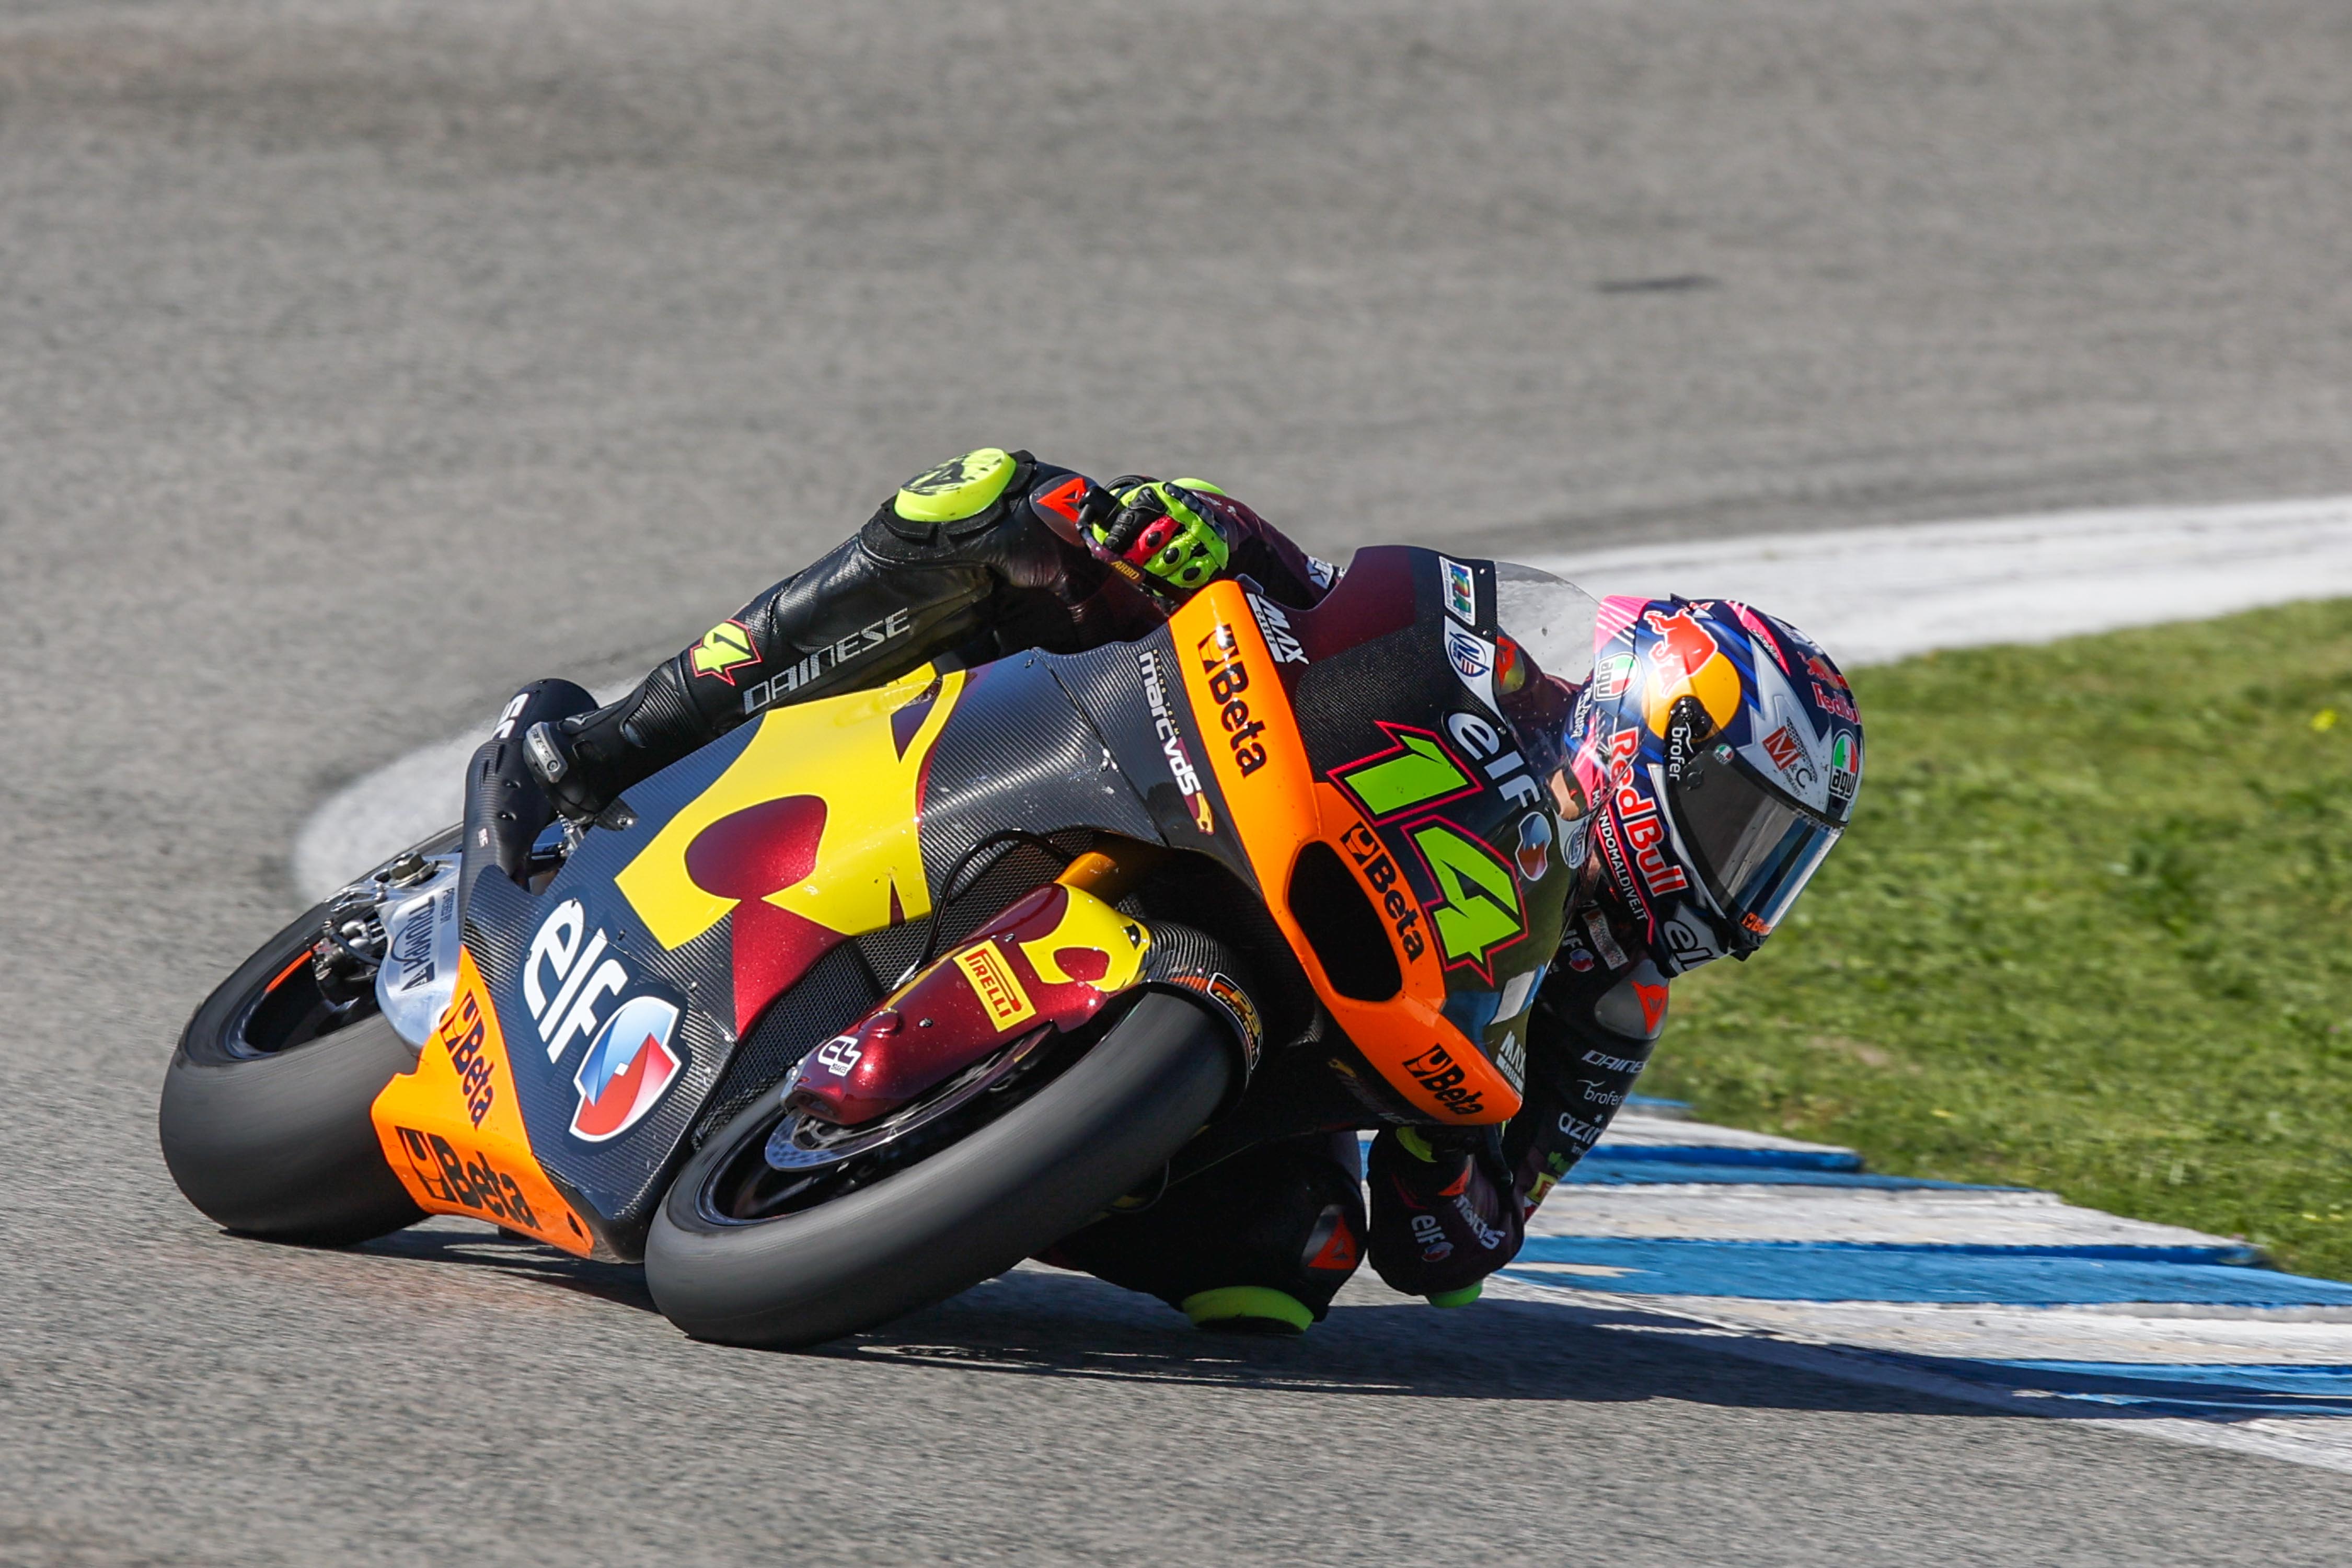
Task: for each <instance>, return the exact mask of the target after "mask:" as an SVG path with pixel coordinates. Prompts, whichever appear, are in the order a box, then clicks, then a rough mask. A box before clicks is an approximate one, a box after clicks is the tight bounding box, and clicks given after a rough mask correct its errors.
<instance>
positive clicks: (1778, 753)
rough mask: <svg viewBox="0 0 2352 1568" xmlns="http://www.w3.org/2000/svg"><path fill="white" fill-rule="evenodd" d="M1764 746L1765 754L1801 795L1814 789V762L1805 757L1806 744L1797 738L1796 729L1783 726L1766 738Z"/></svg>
mask: <svg viewBox="0 0 2352 1568" xmlns="http://www.w3.org/2000/svg"><path fill="white" fill-rule="evenodd" d="M1763 744H1764V754H1765V755H1766V756H1768V757H1769V758H1771V759H1772V765H1773V766H1774V767H1776V768H1778V769H1780V772H1781V773H1783V774H1785V775H1787V777H1788V780H1789V782H1790V784H1794V785H1795V786H1796V787H1797V789H1798V791H1799V792H1800V793H1802V792H1805V791H1808V790H1811V788H1812V787H1813V781H1814V774H1813V764H1812V761H1811V758H1809V757H1807V756H1806V755H1805V743H1804V742H1802V741H1801V740H1799V739H1798V738H1797V731H1795V730H1794V729H1792V728H1790V726H1789V725H1786V724H1783V725H1781V726H1780V728H1779V729H1777V730H1775V731H1772V732H1771V733H1770V734H1769V735H1767V736H1765V737H1764V742H1763Z"/></svg>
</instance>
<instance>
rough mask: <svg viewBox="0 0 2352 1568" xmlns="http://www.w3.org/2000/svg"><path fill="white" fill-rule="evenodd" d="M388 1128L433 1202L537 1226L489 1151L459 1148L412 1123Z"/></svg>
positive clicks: (527, 1227)
mask: <svg viewBox="0 0 2352 1568" xmlns="http://www.w3.org/2000/svg"><path fill="white" fill-rule="evenodd" d="M393 1131H394V1132H396V1133H398V1134H399V1136H400V1152H402V1153H403V1154H404V1155H406V1156H407V1157H408V1168H409V1170H410V1171H412V1172H414V1173H415V1176H416V1184H417V1186H418V1187H420V1188H421V1189H423V1190H424V1191H425V1193H426V1194H429V1195H430V1196H431V1197H432V1198H433V1200H434V1201H435V1202H436V1203H445V1204H448V1205H452V1206H454V1207H457V1208H461V1209H465V1210H467V1211H468V1212H469V1213H473V1214H478V1215H481V1216H482V1217H483V1218H485V1219H490V1220H497V1221H500V1222H502V1223H504V1224H507V1225H515V1226H521V1227H523V1228H524V1229H525V1230H537V1229H539V1228H540V1220H539V1215H536V1214H534V1213H532V1212H531V1206H530V1200H529V1199H527V1198H525V1197H524V1196H523V1194H522V1187H521V1186H520V1184H518V1183H517V1182H516V1181H515V1179H514V1177H513V1176H512V1175H510V1174H509V1173H507V1172H504V1171H501V1170H499V1168H498V1167H497V1166H495V1165H493V1164H491V1163H490V1161H489V1156H488V1155H486V1154H484V1153H482V1152H479V1151H476V1152H473V1153H471V1154H466V1153H460V1152H458V1150H457V1146H456V1145H455V1144H453V1143H451V1142H449V1140H447V1139H446V1138H444V1137H442V1136H441V1134H439V1133H438V1132H421V1131H417V1130H416V1129H415V1128H414V1127H396V1128H394V1129H393Z"/></svg>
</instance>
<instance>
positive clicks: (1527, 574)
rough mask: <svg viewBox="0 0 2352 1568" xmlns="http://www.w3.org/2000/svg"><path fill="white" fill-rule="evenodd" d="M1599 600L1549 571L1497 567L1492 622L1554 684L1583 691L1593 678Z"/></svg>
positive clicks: (1506, 564)
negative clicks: (1579, 688)
mask: <svg viewBox="0 0 2352 1568" xmlns="http://www.w3.org/2000/svg"><path fill="white" fill-rule="evenodd" d="M1600 618H1601V604H1600V601H1599V600H1597V599H1595V598H1593V596H1592V595H1590V594H1588V593H1586V592H1585V591H1584V590H1583V589H1581V588H1580V587H1578V586H1577V585H1576V584H1573V583H1567V582H1562V581H1561V580H1560V579H1559V578H1558V577H1555V576H1553V575H1552V574H1550V573H1549V572H1544V571H1539V570H1538V569H1537V568H1535V567H1533V566H1520V565H1517V564H1514V563H1511V562H1508V561H1497V562H1496V563H1495V623H1496V626H1499V627H1501V629H1502V632H1503V635H1504V636H1505V637H1509V638H1510V639H1511V640H1512V641H1513V642H1515V643H1517V644H1518V645H1519V646H1520V647H1523V648H1525V649H1527V651H1528V654H1529V655H1530V656H1532V657H1533V658H1534V659H1535V661H1536V668H1538V669H1540V670H1541V671H1543V673H1545V674H1546V675H1549V676H1550V677H1551V678H1552V679H1555V680H1565V681H1567V682H1568V683H1569V684H1570V685H1571V686H1581V685H1583V684H1584V683H1585V681H1586V680H1587V679H1589V678H1590V677H1591V674H1592V629H1593V626H1595V625H1596V624H1597V623H1598V622H1599V620H1600Z"/></svg>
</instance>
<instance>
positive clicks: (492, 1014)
mask: <svg viewBox="0 0 2352 1568" xmlns="http://www.w3.org/2000/svg"><path fill="white" fill-rule="evenodd" d="M373 1116H374V1119H375V1133H376V1138H377V1140H378V1141H379V1142H381V1143H382V1144H383V1157H384V1158H385V1159H386V1160H387V1161H389V1162H391V1164H392V1170H393V1174H394V1175H396V1176H398V1177H399V1178H400V1184H401V1185H402V1186H404V1187H406V1188H407V1189H408V1195H409V1196H410V1197H412V1198H414V1199H415V1200H416V1205H417V1206H418V1207H419V1208H421V1209H423V1210H425V1212H426V1213H427V1214H455V1215H466V1216H467V1218H469V1219H486V1220H488V1221H490V1222H491V1223H492V1224H493V1225H502V1226H506V1227H507V1228H508V1229H509V1230H517V1231H521V1232H524V1233H525V1234H527V1235H530V1236H535V1237H539V1239H540V1240H541V1241H544V1242H546V1243H548V1244H549V1245H550V1246H552V1247H562V1249H563V1250H564V1251H566V1252H569V1253H572V1254H575V1255H577V1256H578V1257H581V1258H586V1257H588V1256H589V1255H590V1253H591V1252H592V1251H593V1247H594V1241H593V1237H591V1236H590V1234H589V1231H588V1227H587V1226H584V1225H583V1224H582V1223H581V1221H580V1216H579V1215H576V1214H574V1213H573V1212H572V1207H571V1205H569V1204H566V1203H565V1202H564V1201H563V1199H562V1197H561V1196H559V1195H557V1194H556V1191H555V1188H554V1187H553V1186H552V1185H551V1184H550V1183H549V1182H548V1179H547V1175H546V1173H544V1172H543V1171H541V1169H540V1165H539V1160H538V1158H537V1157H536V1156H535V1155H533V1154H532V1153H531V1152H530V1136H529V1135H528V1134H527V1133H525V1132H524V1131H523V1125H522V1110H521V1108H520V1106H518V1105H517V1104H516V1103H515V1089H514V1074H513V1072H512V1071H511V1070H510V1069H509V1068H508V1066H507V1046H506V1036H505V1033H504V1031H502V1030H501V1029H500V1028H499V1016H498V1014H497V1012H496V1011H495V1010H494V1009H493V1008H492V1007H491V1005H490V988H489V987H488V985H486V984H483V983H482V974H481V971H480V970H479V969H478V968H476V967H475V964H474V955H473V954H472V953H471V952H467V950H466V949H464V948H460V949H458V950H457V991H456V993H455V994H453V995H452V996H451V997H450V999H449V1007H448V1011H446V1012H445V1013H444V1014H442V1016H441V1023H440V1025H439V1026H438V1027H436V1029H435V1030H434V1031H433V1037H432V1038H431V1039H430V1040H428V1041H426V1042H425V1049H424V1052H423V1053H422V1054H421V1055H420V1056H419V1057H418V1058H417V1061H416V1070H415V1071H414V1072H409V1073H404V1074H402V1075H401V1076H399V1077H398V1078H395V1079H393V1080H392V1081H391V1082H390V1083H388V1084H386V1085H384V1087H383V1093H381V1094H379V1095H377V1096H376V1097H375V1107H374V1110H373Z"/></svg>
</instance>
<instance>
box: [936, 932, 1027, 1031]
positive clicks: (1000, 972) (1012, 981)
mask: <svg viewBox="0 0 2352 1568" xmlns="http://www.w3.org/2000/svg"><path fill="white" fill-rule="evenodd" d="M955 966H956V967H957V968H958V969H961V970H962V971H963V977H964V979H965V980H967V981H969V982H971V990H972V994H973V995H975V996H977V997H979V998H980V1005H982V1006H983V1007H985V1008H987V1009H988V1016H989V1018H990V1020H991V1021H992V1022H993V1023H994V1024H995V1025H996V1026H997V1027H998V1028H1000V1029H1009V1028H1011V1027H1012V1026H1013V1025H1015V1024H1019V1023H1024V1022H1025V1021H1027V1020H1028V1019H1031V1018H1034V1017H1035V1016H1037V1004H1035V1003H1034V1002H1032V1001H1031V1000H1029V993H1028V992H1026V991H1024V990H1023V989H1022V988H1021V977H1020V976H1019V975H1017V974H1015V973H1013V966H1012V965H1011V964H1009V963H1005V962H1004V954H1003V953H1002V952H998V951H997V949H996V944H995V943H994V942H989V943H987V944H985V945H983V946H981V947H975V948H973V949H971V951H970V952H959V953H957V954H956V958H955Z"/></svg>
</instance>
